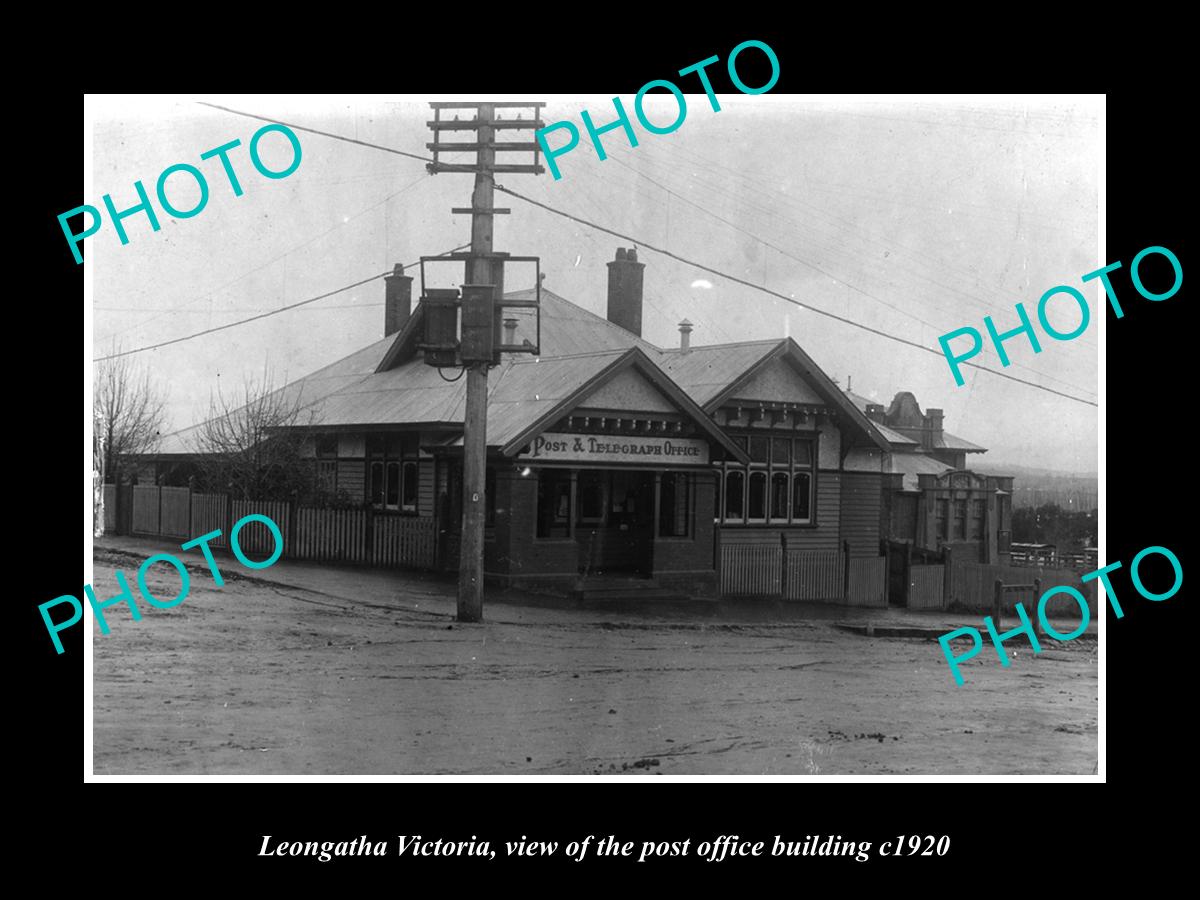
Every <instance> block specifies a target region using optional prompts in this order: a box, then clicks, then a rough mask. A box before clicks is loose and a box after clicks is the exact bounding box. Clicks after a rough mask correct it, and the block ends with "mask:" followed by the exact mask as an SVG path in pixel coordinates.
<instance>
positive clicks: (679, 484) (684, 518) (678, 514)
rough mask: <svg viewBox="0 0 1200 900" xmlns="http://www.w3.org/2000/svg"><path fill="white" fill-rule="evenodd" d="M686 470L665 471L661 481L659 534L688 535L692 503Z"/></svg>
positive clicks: (665, 535) (670, 535)
mask: <svg viewBox="0 0 1200 900" xmlns="http://www.w3.org/2000/svg"><path fill="white" fill-rule="evenodd" d="M689 487H690V485H689V482H688V476H687V473H686V472H664V473H663V475H662V479H661V481H660V483H659V495H658V534H659V536H660V537H687V534H688V520H689V518H690V516H689V510H690V506H689V504H690V503H691V496H690V492H689Z"/></svg>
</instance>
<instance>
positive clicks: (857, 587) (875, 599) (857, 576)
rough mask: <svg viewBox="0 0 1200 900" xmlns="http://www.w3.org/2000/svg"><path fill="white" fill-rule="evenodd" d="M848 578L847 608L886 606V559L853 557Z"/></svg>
mask: <svg viewBox="0 0 1200 900" xmlns="http://www.w3.org/2000/svg"><path fill="white" fill-rule="evenodd" d="M849 576H850V577H849V582H848V584H847V591H846V605H847V606H870V607H884V606H887V557H885V556H853V557H851V558H850V563H849Z"/></svg>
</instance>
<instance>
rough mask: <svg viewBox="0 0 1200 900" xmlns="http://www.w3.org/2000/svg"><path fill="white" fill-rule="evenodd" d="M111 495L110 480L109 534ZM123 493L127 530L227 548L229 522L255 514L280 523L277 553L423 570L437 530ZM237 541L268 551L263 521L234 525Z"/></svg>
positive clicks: (295, 509) (170, 493)
mask: <svg viewBox="0 0 1200 900" xmlns="http://www.w3.org/2000/svg"><path fill="white" fill-rule="evenodd" d="M122 490H123V491H124V490H127V488H123V489H122ZM117 493H118V492H117V490H116V486H115V485H106V486H105V523H106V525H105V527H106V530H109V531H111V532H116V531H119V530H120V528H119V523H120V517H119V516H118V506H119V503H118V497H117ZM130 497H131V499H130V500H129V501H121V502H124V503H126V504H127V505H129V506H132V509H131V510H130V511H129V512H130V515H129V522H130V524H129V526H128V528H127V530H128V532H129V533H131V534H137V535H149V536H156V537H169V538H172V539H178V540H179V541H180V543H184V542H186V541H188V540H191V539H194V538H198V537H201V536H202V535H205V534H211V533H212V532H214V531H219V532H220V535H219V536H218V537H216V538H212V539H210V540H209V541H208V542H207V543H209V544H210V545H211V546H213V547H220V548H225V549H228V547H229V532H230V529H231V528H232V527H233V526H234V524H235V523H237V522H238V521H240V520H241V519H242V518H244V517H245V516H247V515H251V514H254V513H257V514H259V515H263V516H266V517H267V518H269V519H270V520H271V521H272V522H274V523H275V524H276V526H277V527H278V528H279V531H280V533H281V534H282V535H283V555H284V556H285V557H287V558H290V559H311V560H316V561H320V562H341V563H359V564H363V565H374V566H387V567H413V568H426V569H429V568H433V567H434V565H435V562H436V556H437V529H436V528H435V527H434V521H433V519H432V518H422V517H417V516H397V515H389V514H385V513H379V512H376V511H375V510H373V509H323V508H315V507H306V506H295V505H293V504H291V503H288V502H286V501H255V500H233V499H231V498H230V497H229V496H227V495H226V494H199V493H195V492H193V491H191V490H189V489H188V488H186V487H159V486H157V485H133V486H132V489H131V491H130ZM238 546H239V547H240V548H241V550H242V552H243V553H244V554H246V555H247V556H248V557H249V558H250V559H252V560H255V561H261V560H264V559H267V558H269V557H270V556H271V554H273V553H274V552H275V539H274V537H273V536H272V534H271V531H270V529H269V528H268V527H267V525H266V524H265V523H263V522H259V521H253V522H248V523H246V524H245V525H243V526H242V527H241V529H239V531H238Z"/></svg>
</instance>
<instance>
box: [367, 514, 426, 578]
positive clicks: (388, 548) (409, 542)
mask: <svg viewBox="0 0 1200 900" xmlns="http://www.w3.org/2000/svg"><path fill="white" fill-rule="evenodd" d="M374 532H375V542H374V547H373V550H374V559H373V561H374V563H375V565H377V566H432V565H433V557H434V546H435V542H436V540H437V532H436V530H435V529H434V527H433V519H422V518H417V517H413V516H381V517H379V518H377V519H376V520H375V528H374Z"/></svg>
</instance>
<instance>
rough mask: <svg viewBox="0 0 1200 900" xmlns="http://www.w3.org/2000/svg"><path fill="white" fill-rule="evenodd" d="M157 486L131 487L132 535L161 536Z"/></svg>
mask: <svg viewBox="0 0 1200 900" xmlns="http://www.w3.org/2000/svg"><path fill="white" fill-rule="evenodd" d="M159 492H160V488H159V487H158V486H157V485H146V484H135V485H134V486H133V525H132V528H133V533H134V534H162V532H161V531H160V530H159V517H158V514H159V496H160V493H159Z"/></svg>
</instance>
